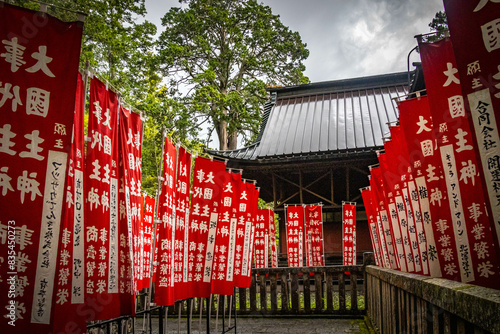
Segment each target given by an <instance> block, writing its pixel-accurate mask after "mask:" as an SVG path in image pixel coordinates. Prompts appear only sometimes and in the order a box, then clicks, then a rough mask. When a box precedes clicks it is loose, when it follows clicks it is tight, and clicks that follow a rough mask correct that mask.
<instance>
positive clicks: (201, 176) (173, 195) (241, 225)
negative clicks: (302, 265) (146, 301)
mask: <svg viewBox="0 0 500 334" xmlns="http://www.w3.org/2000/svg"><path fill="white" fill-rule="evenodd" d="M191 160H192V159H191V155H190V153H189V152H187V151H186V150H185V149H184V148H183V147H179V148H177V147H176V146H175V145H173V143H172V142H171V141H170V140H169V139H168V138H165V141H164V155H163V175H162V178H161V182H162V184H161V188H162V189H161V193H160V197H159V203H158V204H159V209H158V224H157V233H158V235H159V238H158V240H159V241H158V264H157V267H156V272H155V276H156V278H155V280H156V286H155V302H156V304H157V305H164V306H168V305H172V304H173V303H174V302H175V301H177V300H183V299H187V298H193V297H199V298H206V297H209V296H210V294H222V295H231V294H233V288H234V287H243V288H247V287H249V286H250V274H251V269H252V262H253V258H254V255H255V266H256V267H257V268H262V267H267V265H268V262H267V261H268V260H267V258H268V254H269V253H268V250H269V239H268V238H269V231H270V230H272V233H274V212H273V211H272V210H269V209H258V208H257V202H258V196H259V190H258V188H256V187H255V184H254V183H253V182H247V181H245V180H242V178H241V174H240V173H233V172H231V171H227V170H226V166H225V164H224V163H223V162H220V161H214V160H212V159H208V158H204V157H196V159H195V160H194V166H193V172H191ZM191 175H193V182H192V185H191V182H190V176H191ZM190 194H192V196H191V197H190ZM270 226H271V229H270ZM271 238H272V235H271ZM271 241H272V242H271V243H274V245H271V252H272V256H271V258H272V263H273V266H276V265H277V255H276V244H275V240H274V239H272V240H271ZM273 246H274V247H273Z"/></svg>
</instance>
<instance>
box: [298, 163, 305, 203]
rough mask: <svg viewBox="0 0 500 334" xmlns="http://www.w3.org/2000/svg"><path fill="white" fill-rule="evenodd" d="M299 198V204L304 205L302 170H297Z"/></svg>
mask: <svg viewBox="0 0 500 334" xmlns="http://www.w3.org/2000/svg"><path fill="white" fill-rule="evenodd" d="M299 196H300V204H304V198H303V197H302V169H299Z"/></svg>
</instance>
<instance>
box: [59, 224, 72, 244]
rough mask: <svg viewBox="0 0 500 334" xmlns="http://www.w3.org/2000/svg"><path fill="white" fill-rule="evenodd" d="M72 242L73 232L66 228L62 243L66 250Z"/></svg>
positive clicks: (63, 232)
mask: <svg viewBox="0 0 500 334" xmlns="http://www.w3.org/2000/svg"><path fill="white" fill-rule="evenodd" d="M70 242H71V231H70V230H68V229H67V228H64V229H63V231H62V236H61V243H62V244H63V245H64V248H67V247H68V244H69V243H70Z"/></svg>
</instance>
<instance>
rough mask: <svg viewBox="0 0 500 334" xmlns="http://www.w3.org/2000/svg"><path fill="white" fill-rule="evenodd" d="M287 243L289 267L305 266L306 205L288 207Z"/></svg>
mask: <svg viewBox="0 0 500 334" xmlns="http://www.w3.org/2000/svg"><path fill="white" fill-rule="evenodd" d="M286 218H287V219H286V245H287V254H288V266H289V267H303V266H304V260H303V259H304V255H303V252H304V207H303V206H287V207H286Z"/></svg>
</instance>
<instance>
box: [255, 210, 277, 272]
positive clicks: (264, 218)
mask: <svg viewBox="0 0 500 334" xmlns="http://www.w3.org/2000/svg"><path fill="white" fill-rule="evenodd" d="M273 223H274V221H273ZM255 268H269V209H258V210H257V224H256V226H255Z"/></svg>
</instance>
